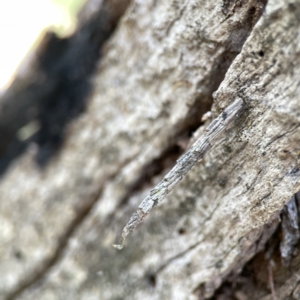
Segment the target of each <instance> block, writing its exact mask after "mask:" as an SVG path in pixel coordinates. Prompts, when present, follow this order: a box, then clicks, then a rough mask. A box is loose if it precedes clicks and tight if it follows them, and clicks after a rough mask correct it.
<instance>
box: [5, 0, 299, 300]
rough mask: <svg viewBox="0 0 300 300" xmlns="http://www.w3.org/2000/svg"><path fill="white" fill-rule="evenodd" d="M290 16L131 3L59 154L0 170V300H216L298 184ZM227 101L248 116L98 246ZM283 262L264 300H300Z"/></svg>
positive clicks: (223, 4)
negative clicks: (127, 230)
mask: <svg viewBox="0 0 300 300" xmlns="http://www.w3.org/2000/svg"><path fill="white" fill-rule="evenodd" d="M95 5H102V4H101V3H98V2H97V1H96V2H95ZM299 16H300V1H298V0H294V1H285V0H270V1H268V3H265V1H259V0H250V1H241V0H236V1H220V0H216V1H213V2H211V1H199V0H190V1H167V0H166V1H155V0H144V1H138V0H136V1H132V2H131V4H130V6H129V8H128V9H127V11H126V13H125V14H124V15H123V17H122V19H121V21H120V22H119V24H118V28H117V30H116V31H115V33H114V34H113V36H112V37H111V39H110V40H109V42H108V43H107V44H106V45H105V47H104V49H102V52H101V53H102V55H101V60H100V61H99V63H98V65H97V71H96V74H95V75H94V77H93V87H94V90H93V93H92V95H91V96H90V98H89V102H88V106H87V107H86V110H85V111H84V112H83V113H82V114H81V115H80V116H79V117H77V118H76V119H73V121H72V123H69V124H68V127H67V129H66V134H65V139H64V143H63V146H62V147H61V148H60V151H59V152H58V153H57V154H56V156H54V157H52V158H51V159H50V160H49V161H48V163H47V164H46V165H44V166H43V167H42V168H41V167H40V166H39V165H37V163H36V160H35V159H34V158H35V157H36V154H37V152H38V151H39V149H38V147H37V146H36V145H35V144H33V143H31V144H30V145H29V147H28V148H27V151H26V152H24V153H23V154H22V155H21V156H19V157H18V158H16V159H15V160H14V161H13V162H12V163H11V164H10V166H9V168H7V170H6V172H5V173H4V174H3V175H2V178H1V182H0V190H1V193H0V224H1V230H0V245H1V247H0V274H1V281H0V298H1V299H22V300H23V299H24V300H25V299H47V300H48V299H49V300H50V299H51V300H58V299H64V300H68V299H70V300H71V299H72V300H73V299H209V298H212V297H221V296H222V295H223V296H224V295H225V297H226V293H225V292H222V291H224V290H226V286H225V284H226V282H228V280H229V278H230V277H234V276H235V275H237V274H238V273H239V272H240V271H241V270H242V269H243V267H244V268H246V267H247V262H248V261H250V260H251V259H252V262H255V261H258V262H259V261H260V260H259V258H257V257H259V255H260V254H257V253H258V252H259V251H262V250H264V251H266V249H267V248H266V247H267V246H266V245H267V242H268V241H270V239H272V238H274V236H276V229H277V228H278V224H279V222H280V212H281V211H282V209H283V207H284V205H285V204H286V203H287V202H288V201H289V199H290V198H291V197H292V195H293V194H294V193H296V192H297V191H299V190H300V166H299V157H300V156H299V155H300V68H299V66H300V36H299V29H300V17H299ZM83 18H87V17H86V16H84V14H83ZM238 98H242V99H243V100H244V101H246V102H247V104H248V107H249V108H248V110H247V112H246V113H245V114H243V116H242V117H241V119H240V120H239V122H238V123H237V124H236V125H235V126H234V127H233V128H232V130H230V131H229V132H228V136H227V137H226V138H225V139H224V140H222V141H221V142H220V143H219V144H218V145H217V147H215V148H214V149H212V150H211V151H210V152H209V153H207V155H206V157H205V159H204V160H203V161H202V162H200V163H198V164H197V165H196V166H195V167H194V168H193V170H192V171H191V172H190V173H189V174H188V175H187V176H186V177H184V178H183V179H182V181H181V182H180V183H179V184H178V186H177V187H176V189H175V190H174V191H173V192H172V193H171V194H169V195H168V196H167V198H166V200H165V201H164V203H163V204H162V205H161V206H159V207H157V208H156V209H155V210H153V212H152V213H151V214H150V215H149V217H148V218H147V220H145V222H144V223H143V224H142V225H141V226H140V227H139V228H138V229H137V230H136V232H135V233H134V234H133V235H132V236H130V237H129V239H128V241H127V245H126V247H125V249H123V250H122V251H118V250H116V249H114V248H112V244H114V243H116V242H118V239H119V237H120V234H121V231H122V228H123V226H124V225H125V224H126V223H127V221H128V220H129V217H130V215H131V214H132V213H133V212H134V211H135V210H136V208H137V207H138V205H139V203H140V202H141V200H142V199H143V198H144V197H145V196H147V194H148V193H149V191H150V190H151V188H153V186H155V185H156V184H157V183H158V182H159V181H160V180H161V179H162V178H163V176H164V175H165V174H166V173H167V172H168V171H169V170H170V169H171V168H172V167H173V165H175V162H176V159H177V158H178V155H179V154H181V153H182V151H184V150H185V146H186V145H187V144H188V141H189V139H192V137H191V135H192V132H193V131H194V130H195V129H197V128H198V127H199V126H200V128H199V131H200V132H201V131H203V130H204V129H205V128H206V126H207V125H208V124H209V122H210V121H209V120H208V121H207V122H206V123H205V124H203V123H202V122H201V117H202V115H203V114H204V113H205V112H207V111H208V110H209V109H210V107H211V105H212V109H211V110H212V114H213V116H214V117H216V116H217V115H218V114H219V113H220V112H221V111H223V110H224V109H225V108H226V107H227V106H228V105H229V104H230V103H232V102H234V101H235V100H236V99H238ZM277 239H279V236H277ZM257 255H258V256H257ZM295 255H296V256H295V257H293V258H292V261H291V266H292V267H291V269H287V268H286V267H283V266H282V267H278V270H279V269H280V270H282V271H281V273H280V276H283V277H282V278H285V280H283V279H282V278H281V279H280V278H279V277H278V278H277V277H276V272H275V273H274V274H273V275H274V276H273V277H274V280H273V281H274V285H275V292H276V293H277V298H278V299H285V297H287V296H289V297H294V298H292V299H299V294H300V293H299V281H300V279H299V278H300V273H299V268H297V266H298V265H299V259H300V255H298V256H297V253H296V254H295ZM274 261H275V260H274ZM275 262H276V264H278V266H281V265H280V261H279V260H277V261H275ZM254 265H255V264H254ZM252 266H253V265H252ZM290 270H292V273H289V272H290ZM278 276H279V275H278ZM246 283H247V287H249V286H251V284H252V286H254V287H255V288H257V287H256V286H255V284H257V282H255V281H253V282H250V281H247V282H246ZM276 284H278V285H276ZM222 289H223V290H222ZM230 289H231V290H232V289H233V288H232V287H231V288H230ZM248 290H249V289H248ZM248 290H247V288H246V287H245V288H243V287H242V285H241V291H240V290H236V291H235V293H232V296H230V297H232V298H233V299H272V298H271V297H272V295H271V290H270V288H269V281H267V284H266V288H265V289H262V290H261V291H260V293H259V294H257V295H256V296H255V297H254V295H253V294H252V293H251V289H250V292H249V293H247V291H248ZM218 293H219V294H218ZM218 295H219V296H218ZM297 295H298V296H297ZM238 297H239V298H238ZM241 297H244V298H241ZM245 297H246V298H245ZM253 297H254V298H253ZM297 297H298V298H297ZM224 299H230V298H229V296H228V297H227V298H224Z"/></svg>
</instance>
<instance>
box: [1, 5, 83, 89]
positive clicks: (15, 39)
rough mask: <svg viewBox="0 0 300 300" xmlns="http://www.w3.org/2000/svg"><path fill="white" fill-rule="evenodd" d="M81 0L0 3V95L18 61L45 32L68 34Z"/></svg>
mask: <svg viewBox="0 0 300 300" xmlns="http://www.w3.org/2000/svg"><path fill="white" fill-rule="evenodd" d="M84 1H85V0H27V1H22V0H13V1H0V40H1V48H0V51H1V55H0V66H1V67H0V93H1V92H3V91H4V90H5V88H6V87H7V86H8V85H9V84H10V82H11V81H12V79H13V76H14V74H15V72H16V70H17V68H18V66H19V65H20V64H21V62H22V60H23V59H24V58H25V57H26V55H27V54H28V53H29V52H30V50H31V49H32V48H34V47H35V46H36V45H38V43H39V41H40V39H41V38H42V36H43V34H44V33H45V31H47V30H49V29H51V30H52V31H54V32H55V33H56V34H57V35H59V36H67V35H69V34H71V33H72V32H73V31H74V29H75V25H76V14H77V12H78V10H79V8H80V7H81V5H82V4H83V2H84Z"/></svg>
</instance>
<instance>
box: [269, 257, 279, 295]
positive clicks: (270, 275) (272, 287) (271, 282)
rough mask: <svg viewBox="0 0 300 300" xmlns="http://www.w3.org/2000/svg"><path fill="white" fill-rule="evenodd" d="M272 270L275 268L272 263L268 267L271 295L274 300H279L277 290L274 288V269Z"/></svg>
mask: <svg viewBox="0 0 300 300" xmlns="http://www.w3.org/2000/svg"><path fill="white" fill-rule="evenodd" d="M272 268H273V267H272V262H270V263H269V265H268V275H269V284H270V289H271V293H272V299H273V300H277V297H276V293H275V288H274V280H273V269H272Z"/></svg>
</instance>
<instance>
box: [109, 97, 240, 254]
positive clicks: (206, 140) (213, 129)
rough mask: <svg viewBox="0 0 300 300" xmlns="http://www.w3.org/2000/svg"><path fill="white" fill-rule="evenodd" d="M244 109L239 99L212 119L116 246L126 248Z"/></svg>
mask: <svg viewBox="0 0 300 300" xmlns="http://www.w3.org/2000/svg"><path fill="white" fill-rule="evenodd" d="M245 109H246V104H245V103H244V101H243V100H242V99H240V98H239V99H237V100H236V101H234V102H233V103H232V104H231V105H229V106H228V107H227V108H226V109H225V110H224V111H223V112H222V113H221V114H220V115H219V116H218V117H217V118H216V119H214V120H213V121H212V122H211V124H210V125H209V126H208V127H207V128H206V130H205V132H204V134H203V136H202V137H200V138H199V139H198V140H197V141H196V142H195V143H194V144H193V145H192V147H191V148H190V150H189V151H188V152H186V153H185V154H184V155H182V156H181V157H180V158H179V159H178V160H177V164H176V165H175V166H174V167H173V169H172V170H171V171H170V172H169V173H168V174H167V175H166V176H165V177H164V179H163V180H162V181H161V182H160V183H159V184H158V185H157V186H156V187H155V188H154V189H152V190H151V191H150V194H149V196H148V197H146V198H145V199H144V200H143V202H142V203H141V204H140V206H139V207H138V210H137V211H136V212H135V213H134V214H133V215H132V216H131V218H130V220H129V222H128V223H127V225H126V226H125V227H124V229H123V232H122V237H121V244H120V245H113V246H114V247H115V248H117V249H122V248H123V247H124V243H125V239H126V237H127V236H128V235H129V234H131V233H132V232H133V231H134V229H135V228H136V227H137V225H138V224H140V223H141V222H142V221H143V220H144V219H145V217H146V216H147V215H148V213H149V212H150V210H151V209H152V208H153V207H154V206H156V205H158V204H160V203H161V202H162V200H163V199H164V198H165V197H166V196H167V194H169V193H170V192H171V191H172V190H173V189H174V187H175V185H176V184H177V183H178V182H179V181H180V180H181V179H182V178H183V177H184V176H185V175H186V174H187V173H188V172H189V171H190V170H191V169H192V168H193V166H194V165H195V164H196V163H197V162H198V161H199V160H201V159H202V158H203V157H204V155H205V153H206V152H207V151H208V150H209V149H210V148H212V147H213V146H214V145H215V144H216V142H217V141H219V140H220V139H222V138H224V136H226V132H227V130H228V128H229V126H230V124H232V123H233V122H234V121H235V120H236V119H237V118H238V117H239V116H240V115H241V114H242V113H243V112H244V110H245Z"/></svg>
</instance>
